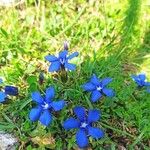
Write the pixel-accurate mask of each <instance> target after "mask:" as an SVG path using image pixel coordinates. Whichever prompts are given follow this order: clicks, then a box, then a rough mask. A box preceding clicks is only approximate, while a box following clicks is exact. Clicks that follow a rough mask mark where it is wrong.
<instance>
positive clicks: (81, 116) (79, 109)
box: [73, 106, 85, 121]
mask: <svg viewBox="0 0 150 150" xmlns="http://www.w3.org/2000/svg"><path fill="white" fill-rule="evenodd" d="M73 111H74V113H75V114H76V116H77V117H78V118H79V119H80V120H81V121H83V120H84V119H85V109H84V107H81V106H77V107H75V108H74V109H73Z"/></svg>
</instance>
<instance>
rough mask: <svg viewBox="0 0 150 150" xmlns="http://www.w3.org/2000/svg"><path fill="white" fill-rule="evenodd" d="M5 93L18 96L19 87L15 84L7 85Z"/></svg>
mask: <svg viewBox="0 0 150 150" xmlns="http://www.w3.org/2000/svg"><path fill="white" fill-rule="evenodd" d="M5 94H8V95H12V96H16V95H18V88H17V87H15V86H10V85H9V86H5Z"/></svg>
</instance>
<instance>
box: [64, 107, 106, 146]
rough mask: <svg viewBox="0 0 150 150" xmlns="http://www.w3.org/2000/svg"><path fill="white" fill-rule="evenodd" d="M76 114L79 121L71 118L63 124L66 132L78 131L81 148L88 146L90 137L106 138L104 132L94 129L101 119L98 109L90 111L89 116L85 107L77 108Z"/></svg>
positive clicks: (78, 142) (77, 139) (77, 138)
mask: <svg viewBox="0 0 150 150" xmlns="http://www.w3.org/2000/svg"><path fill="white" fill-rule="evenodd" d="M74 113H75V114H76V116H77V119H74V118H72V117H71V118H69V119H67V120H66V121H65V122H64V123H63V127H64V128H65V129H66V130H70V129H78V130H77V133H76V142H77V144H78V146H79V147H80V148H84V147H87V146H88V137H89V136H92V137H93V138H95V139H100V138H102V137H103V136H104V132H103V131H102V130H101V129H99V128H97V127H92V125H93V123H94V122H96V121H98V120H99V119H100V111H99V110H97V109H93V110H89V111H88V115H86V111H85V109H84V108H83V107H81V106H77V107H75V108H74Z"/></svg>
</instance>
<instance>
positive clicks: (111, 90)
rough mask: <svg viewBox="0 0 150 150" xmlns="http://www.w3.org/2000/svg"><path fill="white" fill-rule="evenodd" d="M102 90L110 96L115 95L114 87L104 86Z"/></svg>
mask: <svg viewBox="0 0 150 150" xmlns="http://www.w3.org/2000/svg"><path fill="white" fill-rule="evenodd" d="M102 90H103V93H104V94H105V95H106V96H108V97H113V96H114V95H115V93H114V90H113V89H108V88H104V89H102Z"/></svg>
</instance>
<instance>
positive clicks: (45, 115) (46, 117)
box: [39, 110, 52, 126]
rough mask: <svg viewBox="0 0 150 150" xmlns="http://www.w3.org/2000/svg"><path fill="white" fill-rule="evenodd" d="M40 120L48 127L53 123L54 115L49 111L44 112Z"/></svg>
mask: <svg viewBox="0 0 150 150" xmlns="http://www.w3.org/2000/svg"><path fill="white" fill-rule="evenodd" d="M39 120H40V122H41V123H42V124H43V125H45V126H48V125H49V124H50V123H51V122H52V115H51V114H50V112H49V110H44V112H43V113H42V114H41V116H40V119H39Z"/></svg>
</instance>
